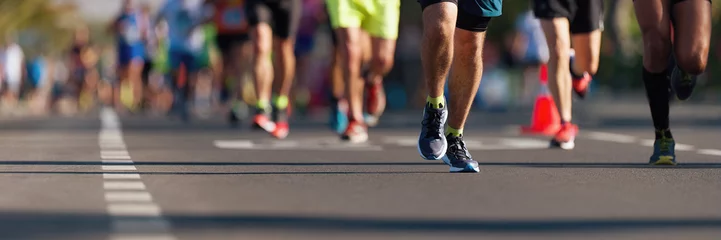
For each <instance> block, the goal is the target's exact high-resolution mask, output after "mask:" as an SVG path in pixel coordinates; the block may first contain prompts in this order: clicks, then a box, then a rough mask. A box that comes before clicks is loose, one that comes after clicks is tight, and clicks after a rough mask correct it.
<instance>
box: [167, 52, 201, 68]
mask: <svg viewBox="0 0 721 240" xmlns="http://www.w3.org/2000/svg"><path fill="white" fill-rule="evenodd" d="M168 58H169V59H168V61H169V62H170V68H171V70H178V69H180V66H181V65H185V69H187V70H188V72H197V71H198V70H200V66H199V65H200V64H199V63H198V56H196V54H193V52H191V51H188V50H184V49H170V51H169V52H168Z"/></svg>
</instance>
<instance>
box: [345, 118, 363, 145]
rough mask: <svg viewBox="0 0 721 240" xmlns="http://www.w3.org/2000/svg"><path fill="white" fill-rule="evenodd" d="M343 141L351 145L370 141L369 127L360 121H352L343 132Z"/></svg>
mask: <svg viewBox="0 0 721 240" xmlns="http://www.w3.org/2000/svg"><path fill="white" fill-rule="evenodd" d="M341 140H343V141H347V142H351V143H363V142H366V141H368V127H366V126H365V124H364V123H362V122H359V121H351V122H350V123H348V127H347V128H346V129H345V132H343V135H342V136H341Z"/></svg>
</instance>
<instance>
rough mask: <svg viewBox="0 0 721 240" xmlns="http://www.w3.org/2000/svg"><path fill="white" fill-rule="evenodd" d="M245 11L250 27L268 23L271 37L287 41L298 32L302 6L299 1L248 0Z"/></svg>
mask: <svg viewBox="0 0 721 240" xmlns="http://www.w3.org/2000/svg"><path fill="white" fill-rule="evenodd" d="M246 11H247V14H248V22H249V23H250V25H251V26H256V25H258V23H261V22H263V23H268V24H270V25H271V26H272V28H273V35H275V36H276V37H279V38H283V39H287V38H291V37H295V34H296V32H297V31H298V25H299V24H300V17H301V14H302V13H303V12H302V11H303V6H302V5H301V0H248V1H247V2H246Z"/></svg>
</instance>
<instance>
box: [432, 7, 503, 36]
mask: <svg viewBox="0 0 721 240" xmlns="http://www.w3.org/2000/svg"><path fill="white" fill-rule="evenodd" d="M418 2H419V3H420V4H421V9H424V10H425V9H426V7H428V6H430V5H433V4H437V3H441V2H450V3H454V4H456V5H458V18H457V19H456V27H457V28H460V29H463V30H468V31H472V32H485V31H486V30H487V29H488V24H489V23H490V22H491V19H492V18H493V17H498V16H500V15H501V12H502V11H501V10H502V9H501V7H502V5H503V4H502V0H418Z"/></svg>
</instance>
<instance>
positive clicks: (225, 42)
mask: <svg viewBox="0 0 721 240" xmlns="http://www.w3.org/2000/svg"><path fill="white" fill-rule="evenodd" d="M248 40H250V36H249V35H248V34H244V33H242V34H218V36H217V37H216V38H215V41H216V43H217V44H218V48H219V49H220V51H221V52H222V53H224V54H225V53H230V52H231V51H232V50H233V48H234V47H236V46H240V45H243V43H245V42H247V41H248Z"/></svg>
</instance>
